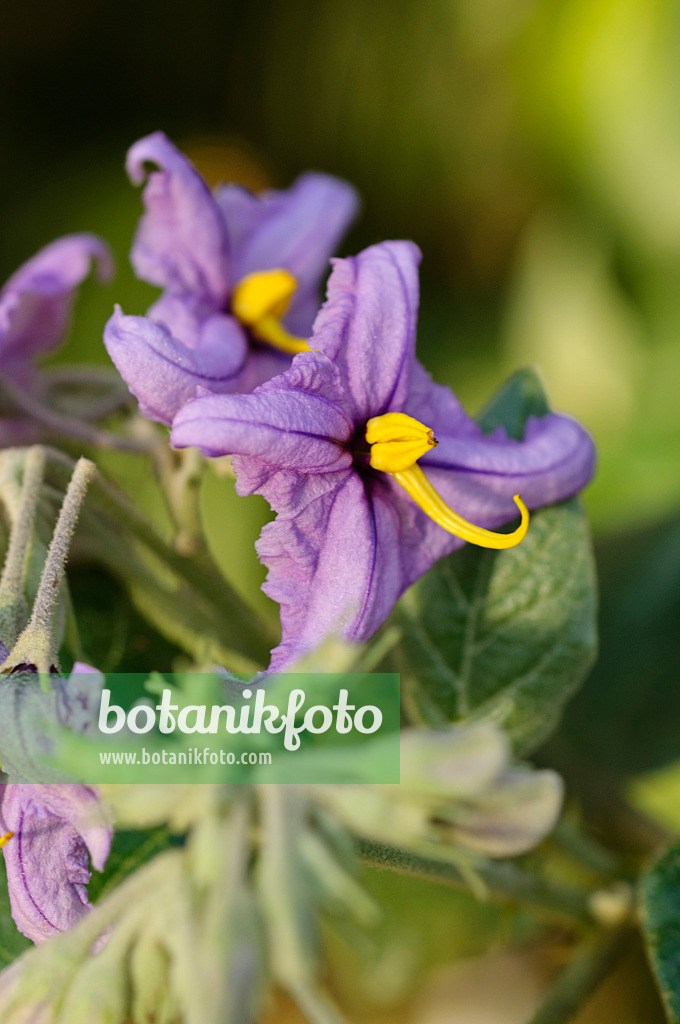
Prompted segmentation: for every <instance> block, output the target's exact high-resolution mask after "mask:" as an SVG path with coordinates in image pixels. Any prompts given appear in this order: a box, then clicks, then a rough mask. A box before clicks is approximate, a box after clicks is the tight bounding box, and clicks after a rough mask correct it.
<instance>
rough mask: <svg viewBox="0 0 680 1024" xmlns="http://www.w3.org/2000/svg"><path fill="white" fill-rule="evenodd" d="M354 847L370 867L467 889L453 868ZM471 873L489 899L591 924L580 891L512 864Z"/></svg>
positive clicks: (371, 846)
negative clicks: (486, 892)
mask: <svg viewBox="0 0 680 1024" xmlns="http://www.w3.org/2000/svg"><path fill="white" fill-rule="evenodd" d="M358 846H359V854H360V856H361V857H362V859H363V860H364V861H366V863H368V864H370V865H371V866H373V867H377V868H383V869H387V870H390V871H397V872H399V873H400V874H405V875H413V876H415V877H418V878H423V879H427V880H429V881H432V882H440V883H442V884H444V885H455V886H457V887H462V888H468V884H467V882H466V880H465V878H464V875H463V873H462V872H461V871H460V869H459V868H457V867H456V866H455V864H452V863H449V862H447V861H438V860H433V859H431V858H427V857H419V856H418V855H417V854H413V853H409V852H407V851H405V850H400V849H397V848H396V847H391V846H384V845H383V844H381V843H374V842H371V841H369V840H365V839H359V841H358ZM474 871H475V874H476V875H477V876H478V877H479V879H480V880H481V881H482V883H483V884H484V886H485V887H486V889H487V890H488V892H489V895H490V896H491V898H493V899H498V900H503V901H507V902H512V903H521V904H524V905H526V906H529V907H532V908H533V909H534V910H535V911H538V912H541V913H544V914H546V915H549V916H550V917H553V918H555V917H557V918H559V919H561V920H562V921H569V922H571V923H572V924H574V923H576V924H579V925H593V924H594V923H595V921H594V918H593V916H592V914H591V912H590V909H589V899H590V893H589V892H587V891H586V890H584V889H577V888H575V887H574V886H568V885H561V884H557V883H555V882H551V881H549V880H548V879H546V878H542V877H540V876H539V875H536V874H534V873H533V872H530V871H527V870H525V869H524V868H520V867H519V866H518V865H517V864H515V863H513V862H512V861H490V860H487V861H483V862H481V863H480V864H475V865H474Z"/></svg>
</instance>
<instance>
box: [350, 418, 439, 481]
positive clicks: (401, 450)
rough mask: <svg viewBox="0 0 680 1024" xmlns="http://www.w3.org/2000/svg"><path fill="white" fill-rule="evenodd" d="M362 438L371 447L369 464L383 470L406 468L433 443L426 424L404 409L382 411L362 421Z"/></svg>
mask: <svg viewBox="0 0 680 1024" xmlns="http://www.w3.org/2000/svg"><path fill="white" fill-rule="evenodd" d="M366 440H367V441H368V443H369V444H370V446H371V466H372V467H373V469H381V470H382V471H383V473H398V472H400V471H401V470H405V469H409V467H410V466H412V465H413V464H414V462H415V461H416V459H419V458H420V457H421V455H424V454H425V452H429V450H430V448H434V447H435V445H436V444H437V440H436V439H435V436H434V434H433V433H432V431H431V430H430V429H429V427H426V426H424V425H423V424H422V423H419V422H418V420H414V419H413V417H412V416H407V415H406V413H405V412H386V413H385V414H384V416H374V417H373V419H372V420H369V421H368V423H367V424H366Z"/></svg>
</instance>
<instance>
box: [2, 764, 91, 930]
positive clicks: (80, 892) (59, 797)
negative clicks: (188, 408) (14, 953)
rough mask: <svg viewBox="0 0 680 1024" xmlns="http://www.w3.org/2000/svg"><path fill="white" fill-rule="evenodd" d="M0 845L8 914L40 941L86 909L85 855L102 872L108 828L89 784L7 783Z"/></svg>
mask: <svg viewBox="0 0 680 1024" xmlns="http://www.w3.org/2000/svg"><path fill="white" fill-rule="evenodd" d="M0 844H2V846H3V849H2V852H3V854H4V856H5V865H6V868H7V884H8V888H9V898H10V905H11V908H12V917H13V918H14V920H15V922H16V925H17V927H18V928H19V930H20V931H21V932H23V934H24V935H26V936H27V937H28V938H29V939H32V941H33V942H36V943H40V942H44V941H45V940H47V939H49V938H50V937H51V936H52V935H55V934H56V933H57V932H62V931H65V930H66V929H67V928H70V927H71V926H72V925H74V924H75V923H76V922H77V921H78V920H79V919H80V918H81V917H82V915H83V914H85V913H86V912H87V910H88V909H89V907H90V904H89V902H88V898H87V883H88V882H89V880H90V869H89V861H88V854H89V856H90V857H91V858H92V864H93V866H94V867H95V868H96V869H97V870H98V871H101V870H102V869H103V867H104V864H105V863H106V859H107V857H108V854H109V848H110V845H111V827H110V825H109V823H108V822H107V820H106V818H105V816H104V813H103V810H102V807H101V804H100V802H99V799H98V797H97V795H96V793H95V792H94V791H93V790H92V789H90V788H89V787H88V786H81V785H75V784H74V785H70V784H68V785H67V784H63V785H30V784H28V783H7V784H5V785H2V786H0Z"/></svg>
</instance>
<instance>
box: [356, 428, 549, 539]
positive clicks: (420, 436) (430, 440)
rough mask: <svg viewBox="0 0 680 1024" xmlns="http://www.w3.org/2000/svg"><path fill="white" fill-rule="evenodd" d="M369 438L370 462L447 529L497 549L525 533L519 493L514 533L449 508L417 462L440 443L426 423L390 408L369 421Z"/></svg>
mask: <svg viewBox="0 0 680 1024" xmlns="http://www.w3.org/2000/svg"><path fill="white" fill-rule="evenodd" d="M366 440H367V441H368V443H369V444H370V445H371V457H370V464H371V466H372V467H373V469H380V470H382V471H383V472H384V473H390V474H391V476H392V477H393V478H394V479H395V480H396V481H397V483H398V484H400V485H401V486H402V487H403V488H404V490H405V491H406V493H407V494H408V495H409V496H410V497H411V498H413V500H414V501H415V503H416V504H417V505H418V506H419V507H420V508H422V510H423V512H425V513H426V514H427V515H428V516H429V517H430V519H433V520H434V521H435V523H438V524H439V526H441V527H442V529H444V530H446V531H447V532H448V533H452V534H454V535H455V536H456V537H461V538H462V539H463V540H466V541H468V542H469V543H471V544H478V545H479V546H480V547H484V548H498V549H500V548H512V547H515V545H516V544H519V543H520V541H522V540H524V538H525V537H526V532H527V529H528V527H529V511H528V509H527V507H526V505H525V504H524V502H523V501H522V499H521V498H520V496H519V495H518V494H516V495H515V496H514V498H513V501H514V502H515V504H516V505H517V507H518V508H519V510H520V513H521V516H522V520H521V522H520V525H519V526H518V527H517V529H516V530H514V531H513V532H512V533H494V532H493V531H491V530H485V529H484V528H483V527H481V526H475V525H474V523H469V522H468V521H467V519H463V517H462V516H459V515H458V513H457V512H454V511H453V509H451V508H449V506H448V505H447V504H446V502H445V501H444V499H443V498H442V496H441V495H440V494H438V492H437V491H436V490H435V489H434V487H433V486H432V484H431V483H430V481H429V480H428V479H427V477H426V476H425V474H424V473H423V471H422V469H421V468H420V466H417V465H416V460H417V459H419V458H421V456H423V455H425V453H426V452H427V451H429V450H430V448H433V447H434V446H435V445H436V444H437V441H436V440H435V437H434V434H433V432H432V431H431V430H430V429H429V427H426V426H425V425H424V424H423V423H420V422H419V421H418V420H416V419H413V417H411V416H407V415H406V414H405V413H401V412H388V413H385V414H384V416H375V417H374V418H373V419H372V420H369V421H368V423H367V424H366Z"/></svg>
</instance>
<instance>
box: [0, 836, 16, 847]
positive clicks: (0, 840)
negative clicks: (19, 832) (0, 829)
mask: <svg viewBox="0 0 680 1024" xmlns="http://www.w3.org/2000/svg"><path fill="white" fill-rule="evenodd" d="M13 837H14V832H5V834H4V836H0V850H1V849H2V848H3V846H7V843H8V842H9V841H10V839H12V838H13Z"/></svg>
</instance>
